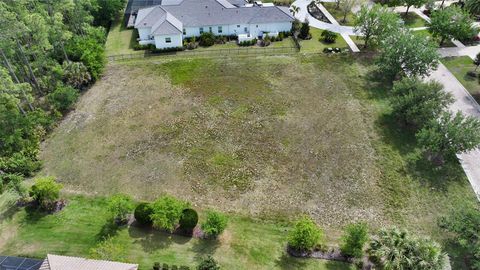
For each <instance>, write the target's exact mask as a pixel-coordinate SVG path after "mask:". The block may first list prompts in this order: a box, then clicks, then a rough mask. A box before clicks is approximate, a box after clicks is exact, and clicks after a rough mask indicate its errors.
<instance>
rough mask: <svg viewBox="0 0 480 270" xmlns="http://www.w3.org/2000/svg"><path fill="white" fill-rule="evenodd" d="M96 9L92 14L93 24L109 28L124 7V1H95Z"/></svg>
mask: <svg viewBox="0 0 480 270" xmlns="http://www.w3.org/2000/svg"><path fill="white" fill-rule="evenodd" d="M96 2H97V4H98V8H97V9H96V12H95V13H94V17H95V24H97V25H101V26H104V27H106V28H109V27H110V23H111V21H112V20H114V19H115V17H116V16H117V14H118V12H119V11H120V10H121V9H122V8H123V7H125V0H96Z"/></svg>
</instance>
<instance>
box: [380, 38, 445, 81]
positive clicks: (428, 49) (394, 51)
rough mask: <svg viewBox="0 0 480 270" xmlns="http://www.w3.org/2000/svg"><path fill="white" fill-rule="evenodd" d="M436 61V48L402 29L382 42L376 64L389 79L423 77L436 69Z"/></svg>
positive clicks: (437, 58) (425, 39)
mask: <svg viewBox="0 0 480 270" xmlns="http://www.w3.org/2000/svg"><path fill="white" fill-rule="evenodd" d="M438 60H439V55H438V52H437V48H436V46H435V45H434V44H433V43H432V42H431V41H430V40H429V39H427V38H425V37H420V36H416V35H414V34H413V33H412V32H411V31H410V30H408V29H402V30H400V31H398V32H397V33H396V34H392V35H389V36H388V37H385V38H384V39H383V40H382V46H380V55H379V57H378V59H377V64H378V66H379V67H380V69H381V70H382V72H383V73H385V74H386V75H388V76H390V77H391V78H395V77H397V76H400V77H403V76H409V77H416V76H420V77H423V76H427V75H428V74H429V73H430V72H431V71H432V70H434V69H436V68H437V66H438Z"/></svg>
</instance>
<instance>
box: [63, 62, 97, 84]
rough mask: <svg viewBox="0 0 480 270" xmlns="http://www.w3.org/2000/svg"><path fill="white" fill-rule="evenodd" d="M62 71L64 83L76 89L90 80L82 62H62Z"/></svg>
mask: <svg viewBox="0 0 480 270" xmlns="http://www.w3.org/2000/svg"><path fill="white" fill-rule="evenodd" d="M63 71H64V74H63V76H64V78H65V81H66V83H68V84H70V85H71V86H73V87H75V88H78V89H80V88H81V87H82V86H84V85H86V84H88V83H89V82H90V81H91V80H92V77H91V76H90V73H89V72H88V69H87V67H85V65H84V64H83V63H82V62H70V61H68V62H67V61H65V62H63Z"/></svg>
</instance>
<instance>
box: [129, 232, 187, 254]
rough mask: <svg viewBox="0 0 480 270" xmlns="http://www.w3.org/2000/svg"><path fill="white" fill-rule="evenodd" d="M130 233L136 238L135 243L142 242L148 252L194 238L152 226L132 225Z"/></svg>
mask: <svg viewBox="0 0 480 270" xmlns="http://www.w3.org/2000/svg"><path fill="white" fill-rule="evenodd" d="M128 233H129V235H130V237H131V238H134V239H136V240H135V241H134V243H138V244H140V245H141V246H142V248H143V250H144V251H146V252H152V251H155V250H158V249H166V248H168V247H170V246H171V245H172V244H177V245H184V244H186V243H188V242H189V241H190V240H191V239H192V238H191V237H187V236H182V235H175V234H171V233H168V232H164V231H159V230H156V229H154V228H152V227H150V226H130V227H129V229H128Z"/></svg>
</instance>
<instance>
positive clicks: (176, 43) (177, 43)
mask: <svg viewBox="0 0 480 270" xmlns="http://www.w3.org/2000/svg"><path fill="white" fill-rule="evenodd" d="M166 38H170V39H171V41H172V42H170V43H166V42H165V39H166ZM181 46H183V39H182V35H181V34H175V35H158V36H155V47H157V49H165V48H174V47H181Z"/></svg>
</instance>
